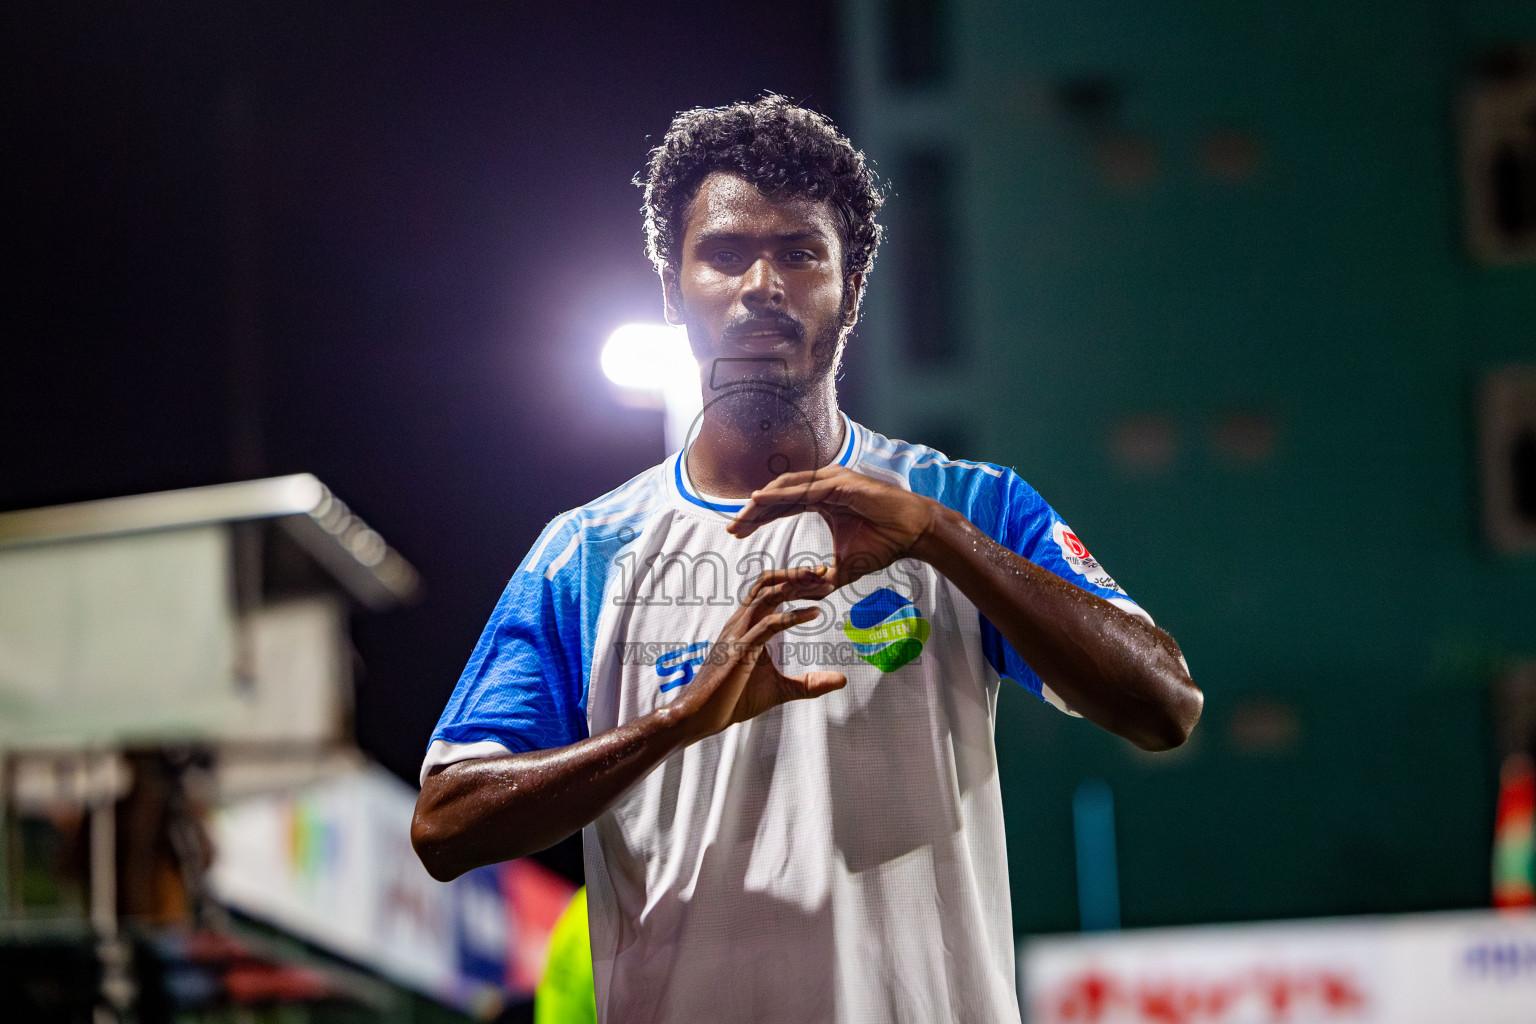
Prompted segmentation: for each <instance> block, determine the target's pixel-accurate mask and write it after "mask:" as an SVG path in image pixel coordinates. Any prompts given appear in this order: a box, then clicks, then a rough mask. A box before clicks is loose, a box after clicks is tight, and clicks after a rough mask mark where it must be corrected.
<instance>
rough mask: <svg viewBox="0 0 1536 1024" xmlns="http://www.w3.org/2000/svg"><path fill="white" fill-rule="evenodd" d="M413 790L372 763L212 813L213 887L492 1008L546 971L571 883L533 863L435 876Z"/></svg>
mask: <svg viewBox="0 0 1536 1024" xmlns="http://www.w3.org/2000/svg"><path fill="white" fill-rule="evenodd" d="M415 804H416V791H415V790H414V789H413V788H412V787H410V786H408V785H406V784H405V783H403V782H401V781H400V780H399V779H397V778H395V777H394V776H393V775H391V774H390V773H389V772H387V771H385V770H384V769H382V768H379V767H377V766H374V765H369V766H367V767H365V768H361V769H359V770H356V771H353V772H348V773H346V774H344V775H340V776H337V777H335V778H332V779H329V780H326V781H325V782H322V783H318V784H316V785H313V786H310V787H307V788H305V789H303V790H300V791H298V792H294V793H286V794H278V795H271V796H262V797H254V798H249V799H245V800H241V801H239V802H237V803H234V804H231V805H230V806H227V807H224V808H221V809H220V810H219V811H217V812H216V813H215V815H214V820H213V835H214V842H215V845H216V853H215V859H214V864H213V869H212V872H211V881H212V885H213V887H214V892H215V893H216V894H217V896H218V898H219V899H220V900H222V901H223V902H224V903H225V904H226V905H228V906H230V907H232V908H234V909H236V910H239V911H241V912H242V913H245V914H249V915H250V916H251V917H254V918H257V919H259V920H262V921H266V922H268V923H270V924H273V925H276V926H278V927H280V928H283V929H284V930H286V931H290V932H292V933H293V934H294V935H297V936H299V937H301V938H303V939H306V940H308V941H311V942H313V943H315V944H316V945H318V946H321V947H323V948H325V949H328V950H331V951H332V952H335V953H337V954H339V955H341V956H344V957H346V958H347V959H349V960H352V961H355V962H357V963H359V964H362V965H364V966H367V967H370V968H372V969H374V970H376V971H378V972H379V973H380V974H381V975H384V976H385V977H388V978H390V979H391V980H393V981H396V982H398V983H399V984H402V985H405V986H407V987H409V988H412V989H414V990H416V991H418V992H421V993H423V994H425V995H429V996H432V997H434V998H437V999H439V1000H442V1001H443V1002H446V1003H448V1004H450V1005H452V1006H456V1007H459V1008H461V1009H464V1010H467V1011H470V1012H472V1013H476V1014H480V1015H493V1014H494V1013H495V1012H496V1010H497V1009H499V1007H500V1006H501V1005H502V1003H503V1002H504V1001H505V999H506V998H507V997H509V996H510V997H512V998H525V997H529V996H531V995H532V992H533V988H534V986H535V985H536V984H537V982H538V978H539V976H540V975H541V974H542V972H543V968H544V959H545V956H546V955H547V952H548V946H549V933H550V931H551V930H552V929H553V927H554V923H555V919H556V918H557V917H558V916H559V913H560V910H561V909H563V907H564V905H565V903H566V902H567V901H569V899H570V898H571V895H572V893H574V892H575V887H574V886H572V885H571V884H570V883H569V882H567V881H565V880H564V879H563V878H560V877H559V876H558V875H555V874H553V873H552V872H550V871H548V870H547V869H545V868H543V867H541V866H540V865H538V864H536V863H534V862H533V861H529V860H520V861H512V862H509V863H506V864H498V865H495V866H492V867H485V868H478V869H476V870H474V871H471V872H469V873H467V874H465V875H464V876H462V877H460V878H457V879H455V880H454V881H453V882H450V883H448V884H443V883H440V882H436V881H434V880H433V879H432V877H431V876H430V875H428V874H427V872H426V869H424V868H423V867H422V866H421V862H420V861H419V860H417V858H416V852H415V851H414V850H413V849H412V848H411V843H410V827H411V814H412V811H413V809H414V808H415Z"/></svg>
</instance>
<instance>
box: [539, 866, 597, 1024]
mask: <svg viewBox="0 0 1536 1024" xmlns="http://www.w3.org/2000/svg"><path fill="white" fill-rule="evenodd" d="M533 1024H597V992H596V990H595V989H594V988H593V985H592V935H591V932H590V931H588V929H587V889H586V886H582V887H581V888H580V889H577V890H576V895H575V896H573V897H571V903H570V906H568V907H566V908H565V913H563V914H561V915H560V920H558V921H556V922H555V930H554V931H553V932H551V933H550V936H549V963H548V964H547V965H546V966H545V968H544V980H543V981H541V982H539V989H538V991H537V992H535V993H534V997H533Z"/></svg>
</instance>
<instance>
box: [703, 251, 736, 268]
mask: <svg viewBox="0 0 1536 1024" xmlns="http://www.w3.org/2000/svg"><path fill="white" fill-rule="evenodd" d="M740 258H741V257H740V256H739V255H738V254H736V253H734V252H732V251H731V250H729V249H719V250H717V251H715V252H713V253H711V254H710V257H709V261H710V262H711V263H716V264H719V265H720V266H729V265H730V264H732V263H735V262H736V261H737V260H739V259H740Z"/></svg>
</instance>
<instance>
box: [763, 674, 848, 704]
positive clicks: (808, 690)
mask: <svg viewBox="0 0 1536 1024" xmlns="http://www.w3.org/2000/svg"><path fill="white" fill-rule="evenodd" d="M782 680H783V681H782V683H781V685H780V690H781V691H782V692H783V693H784V697H785V699H786V700H809V699H810V698H812V697H820V696H821V695H822V694H824V693H831V692H832V691H833V690H841V689H842V688H843V687H845V686H847V685H848V677H847V676H845V675H843V674H842V673H841V672H827V671H816V672H807V673H805V674H804V675H799V676H783V677H782Z"/></svg>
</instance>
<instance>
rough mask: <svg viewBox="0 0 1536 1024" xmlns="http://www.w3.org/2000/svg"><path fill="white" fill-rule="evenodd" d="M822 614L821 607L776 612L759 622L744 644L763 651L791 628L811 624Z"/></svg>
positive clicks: (750, 631)
mask: <svg viewBox="0 0 1536 1024" xmlns="http://www.w3.org/2000/svg"><path fill="white" fill-rule="evenodd" d="M820 614H821V609H820V608H819V607H815V606H813V607H810V608H791V609H790V610H789V611H787V612H775V613H774V614H772V615H769V616H766V617H765V618H762V619H760V620H758V622H757V624H756V625H754V626H753V627H752V628H751V629H749V630H747V632H746V635H745V636H743V637H742V638H741V639H742V642H743V643H746V644H750V645H752V646H753V647H755V648H757V649H758V650H759V651H761V649H762V646H763V644H765V643H767V642H768V640H769V639H771V638H772V637H774V636H776V635H777V634H779V633H782V632H784V631H785V630H786V629H788V628H789V627H790V626H798V625H799V624H800V623H802V622H810V621H811V620H812V619H814V618H816V617H817V616H818V615H820Z"/></svg>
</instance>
